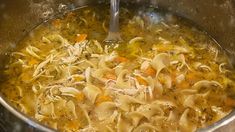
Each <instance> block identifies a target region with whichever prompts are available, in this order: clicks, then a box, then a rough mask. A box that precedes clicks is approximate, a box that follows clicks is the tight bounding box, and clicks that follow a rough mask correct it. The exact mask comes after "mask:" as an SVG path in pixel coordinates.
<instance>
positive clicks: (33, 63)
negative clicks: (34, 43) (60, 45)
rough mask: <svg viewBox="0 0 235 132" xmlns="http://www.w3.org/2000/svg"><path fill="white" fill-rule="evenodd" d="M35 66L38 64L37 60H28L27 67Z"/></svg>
mask: <svg viewBox="0 0 235 132" xmlns="http://www.w3.org/2000/svg"><path fill="white" fill-rule="evenodd" d="M35 64H38V60H36V59H34V58H32V59H30V61H29V65H35Z"/></svg>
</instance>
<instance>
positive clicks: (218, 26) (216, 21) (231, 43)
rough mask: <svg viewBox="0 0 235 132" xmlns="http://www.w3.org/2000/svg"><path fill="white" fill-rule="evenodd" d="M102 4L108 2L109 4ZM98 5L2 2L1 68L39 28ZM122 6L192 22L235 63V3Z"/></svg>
mask: <svg viewBox="0 0 235 132" xmlns="http://www.w3.org/2000/svg"><path fill="white" fill-rule="evenodd" d="M103 1H105V2H108V0H103ZM99 2H100V1H97V0H0V61H1V62H0V64H2V63H3V60H4V56H5V53H6V51H7V50H8V49H14V47H16V44H17V43H18V41H20V39H21V38H22V37H23V36H24V35H26V34H27V33H28V32H29V31H30V30H31V29H33V28H34V27H35V26H36V25H38V24H40V23H41V22H43V21H44V20H47V19H49V18H51V17H53V16H54V15H56V14H58V13H62V12H64V11H66V10H71V9H74V8H76V7H79V6H84V5H87V4H90V3H92V4H94V3H99ZM101 2H102V1H101ZM121 2H129V3H137V2H138V3H144V4H148V5H150V4H151V5H153V6H155V7H160V8H164V9H167V10H169V11H171V12H174V13H176V14H178V15H180V16H183V17H185V18H187V19H190V20H192V21H193V22H194V23H196V24H197V25H199V26H200V27H201V28H202V29H204V30H205V31H206V32H208V33H209V34H210V35H211V36H212V37H213V38H215V39H216V41H218V43H219V44H220V45H221V46H222V47H223V48H224V49H225V50H227V52H228V53H229V56H230V57H231V58H233V59H232V60H233V61H234V60H235V58H234V57H235V1H234V0H206V1H205V0H121ZM0 69H1V65H0ZM234 127H235V126H234ZM234 129H235V128H234Z"/></svg>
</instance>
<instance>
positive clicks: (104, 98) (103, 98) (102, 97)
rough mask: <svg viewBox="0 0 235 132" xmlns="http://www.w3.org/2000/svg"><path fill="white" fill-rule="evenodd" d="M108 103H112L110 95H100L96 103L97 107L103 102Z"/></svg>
mask: <svg viewBox="0 0 235 132" xmlns="http://www.w3.org/2000/svg"><path fill="white" fill-rule="evenodd" d="M108 101H112V98H111V97H110V96H108V95H99V96H98V97H97V99H96V101H95V104H96V105H99V104H101V103H103V102H108Z"/></svg>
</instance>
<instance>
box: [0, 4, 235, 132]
mask: <svg viewBox="0 0 235 132" xmlns="http://www.w3.org/2000/svg"><path fill="white" fill-rule="evenodd" d="M100 8H103V9H107V10H102V11H101V10H99V9H100ZM152 10H153V9H152ZM105 14H109V13H108V8H107V7H99V6H96V7H86V8H82V9H80V10H77V11H74V12H70V13H67V14H66V15H65V16H63V17H58V18H57V19H53V20H50V21H48V22H46V23H44V24H42V25H40V26H38V27H37V28H36V29H35V30H33V31H32V32H31V33H30V34H29V35H28V36H27V37H25V38H24V40H22V41H21V43H20V44H19V45H20V47H18V48H17V50H16V51H15V52H12V53H11V56H10V58H9V62H8V63H7V64H6V66H5V71H4V74H5V76H6V78H5V80H4V83H2V84H1V85H0V87H1V92H2V93H3V95H4V96H6V98H7V99H8V100H10V101H11V103H12V104H13V105H14V106H15V107H16V108H18V109H19V110H20V111H21V112H23V113H25V114H27V115H29V116H31V117H33V118H35V119H36V120H38V121H40V122H42V123H43V124H45V125H48V126H50V127H52V128H54V129H57V130H60V131H78V130H79V131H84V132H91V131H100V132H106V131H107V132H115V131H119V132H130V131H133V132H145V131H146V132H147V131H149V132H155V131H187V132H188V131H195V130H197V129H199V128H202V127H206V126H208V125H210V124H212V123H214V122H216V121H218V120H220V119H221V118H223V117H224V116H226V115H228V114H229V113H230V112H231V111H232V109H233V107H234V106H235V100H234V98H233V97H234V89H235V86H234V85H235V82H234V80H235V77H234V75H235V74H234V70H233V69H232V68H231V67H230V66H229V62H228V61H227V59H226V56H225V55H224V54H223V52H221V51H220V49H219V48H218V46H217V44H216V42H214V40H212V39H211V38H210V37H208V36H207V35H206V34H205V33H203V32H201V31H199V30H197V29H196V28H194V27H193V26H191V25H190V24H189V23H188V22H186V21H185V20H182V19H181V18H178V17H176V16H173V15H169V14H165V18H167V19H168V20H166V19H161V18H159V19H154V18H155V17H157V16H154V15H160V14H157V13H154V12H153V13H152V14H151V10H150V11H147V13H146V14H150V17H148V16H147V15H146V14H143V13H142V14H141V13H136V12H135V10H133V9H126V8H122V9H121V23H120V25H121V34H122V38H123V40H124V42H123V43H119V44H118V43H117V44H115V43H114V44H112V45H105V44H103V43H102V41H103V39H104V38H105V36H106V35H107V31H108V20H109V16H108V15H105ZM152 16H153V18H152Z"/></svg>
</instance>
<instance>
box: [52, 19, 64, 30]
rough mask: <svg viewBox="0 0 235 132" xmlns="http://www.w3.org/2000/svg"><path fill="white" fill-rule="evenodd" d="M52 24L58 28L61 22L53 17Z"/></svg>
mask: <svg viewBox="0 0 235 132" xmlns="http://www.w3.org/2000/svg"><path fill="white" fill-rule="evenodd" d="M52 25H53V26H54V27H55V28H60V27H61V25H62V22H61V20H60V19H55V20H54V21H52Z"/></svg>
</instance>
